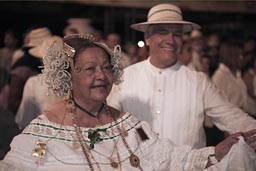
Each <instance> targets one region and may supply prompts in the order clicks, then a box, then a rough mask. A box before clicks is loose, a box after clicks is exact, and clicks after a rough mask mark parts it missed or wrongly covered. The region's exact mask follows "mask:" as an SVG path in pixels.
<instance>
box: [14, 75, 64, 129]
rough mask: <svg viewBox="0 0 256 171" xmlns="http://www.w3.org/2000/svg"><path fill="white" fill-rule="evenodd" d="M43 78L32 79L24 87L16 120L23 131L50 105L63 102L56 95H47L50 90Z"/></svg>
mask: <svg viewBox="0 0 256 171" xmlns="http://www.w3.org/2000/svg"><path fill="white" fill-rule="evenodd" d="M43 78H44V77H43V76H42V75H40V76H33V77H30V78H29V79H28V80H27V82H26V84H25V86H24V90H23V95H22V101H21V104H20V106H19V109H18V111H17V114H16V118H15V121H16V123H17V124H18V126H19V128H20V129H21V130H22V129H24V128H25V127H26V126H27V125H28V124H29V123H30V122H31V121H32V120H33V119H34V118H36V117H37V116H38V115H40V114H41V113H42V112H43V111H44V110H46V109H47V108H48V107H49V106H50V105H52V104H54V103H56V102H57V101H60V100H61V99H60V98H59V97H57V96H55V95H54V94H50V95H47V93H48V89H47V85H46V84H45V82H44V81H43ZM48 94H49V93H48Z"/></svg>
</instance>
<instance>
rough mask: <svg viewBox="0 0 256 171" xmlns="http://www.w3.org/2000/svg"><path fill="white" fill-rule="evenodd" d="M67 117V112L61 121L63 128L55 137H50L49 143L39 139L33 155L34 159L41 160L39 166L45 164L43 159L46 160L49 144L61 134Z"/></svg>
mask: <svg viewBox="0 0 256 171" xmlns="http://www.w3.org/2000/svg"><path fill="white" fill-rule="evenodd" d="M65 116H66V111H65V113H64V116H63V118H62V120H61V126H60V128H59V130H58V131H57V132H56V134H55V135H54V136H53V137H50V138H49V139H48V140H47V141H42V140H40V139H39V137H38V140H37V141H36V144H35V146H34V148H33V149H32V154H31V155H32V156H33V157H37V158H39V160H38V161H37V164H39V165H42V164H43V162H44V161H43V159H44V157H45V154H46V151H47V143H48V142H50V141H51V140H52V139H53V138H55V137H56V136H57V135H58V134H59V133H60V131H61V128H62V125H63V122H64V120H65ZM38 136H39V135H38Z"/></svg>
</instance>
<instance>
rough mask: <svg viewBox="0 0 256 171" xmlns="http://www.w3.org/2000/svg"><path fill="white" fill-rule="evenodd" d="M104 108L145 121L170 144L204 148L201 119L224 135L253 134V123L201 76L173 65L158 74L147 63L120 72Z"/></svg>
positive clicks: (180, 66)
mask: <svg viewBox="0 0 256 171" xmlns="http://www.w3.org/2000/svg"><path fill="white" fill-rule="evenodd" d="M123 79H124V82H123V83H121V84H120V85H119V86H115V87H113V90H112V92H111V94H110V96H109V97H108V103H109V104H110V105H112V106H114V107H116V108H118V109H120V110H122V111H124V112H127V111H129V112H131V113H133V114H135V115H136V116H137V117H138V118H139V119H140V120H145V121H147V122H148V123H149V124H150V125H151V126H152V129H153V130H154V131H155V132H157V133H159V135H160V137H164V138H169V139H170V140H172V141H173V142H174V143H175V144H178V145H189V146H193V147H194V148H201V147H204V146H205V144H206V142H205V133H204V129H203V120H204V113H206V115H208V116H209V117H210V118H211V119H212V121H213V123H214V124H215V125H216V126H217V127H218V128H220V129H221V130H226V131H228V132H229V133H234V132H238V131H247V130H250V129H252V128H256V121H255V120H254V119H252V118H251V117H249V116H247V114H245V113H244V112H243V111H241V110H240V109H238V108H236V107H235V106H234V105H232V104H230V103H229V102H228V101H227V100H226V99H225V98H224V97H223V95H222V94H221V93H220V91H219V90H218V89H217V88H216V87H215V85H214V84H213V83H212V82H211V81H210V80H209V79H208V78H207V76H206V75H205V74H203V73H198V72H196V71H191V70H190V69H188V68H187V67H185V66H182V65H180V64H179V63H177V64H175V65H174V66H172V67H170V68H167V69H158V68H156V67H154V66H153V65H151V64H150V62H149V59H148V60H145V61H143V62H140V63H137V64H134V65H132V66H130V67H128V68H126V69H125V72H124V78H123Z"/></svg>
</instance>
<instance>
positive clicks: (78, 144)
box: [72, 141, 80, 150]
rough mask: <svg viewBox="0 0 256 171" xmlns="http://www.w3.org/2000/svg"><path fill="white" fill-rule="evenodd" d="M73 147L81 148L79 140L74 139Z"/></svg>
mask: <svg viewBox="0 0 256 171" xmlns="http://www.w3.org/2000/svg"><path fill="white" fill-rule="evenodd" d="M72 148H73V149H74V150H77V149H79V148H80V143H79V142H77V141H73V143H72Z"/></svg>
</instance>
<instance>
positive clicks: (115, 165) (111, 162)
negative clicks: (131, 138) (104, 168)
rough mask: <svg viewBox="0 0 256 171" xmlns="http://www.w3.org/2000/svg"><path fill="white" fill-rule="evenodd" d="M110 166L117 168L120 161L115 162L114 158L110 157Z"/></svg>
mask: <svg viewBox="0 0 256 171" xmlns="http://www.w3.org/2000/svg"><path fill="white" fill-rule="evenodd" d="M110 166H111V167H113V168H115V169H116V168H118V163H117V162H115V161H114V160H112V159H110Z"/></svg>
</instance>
